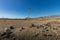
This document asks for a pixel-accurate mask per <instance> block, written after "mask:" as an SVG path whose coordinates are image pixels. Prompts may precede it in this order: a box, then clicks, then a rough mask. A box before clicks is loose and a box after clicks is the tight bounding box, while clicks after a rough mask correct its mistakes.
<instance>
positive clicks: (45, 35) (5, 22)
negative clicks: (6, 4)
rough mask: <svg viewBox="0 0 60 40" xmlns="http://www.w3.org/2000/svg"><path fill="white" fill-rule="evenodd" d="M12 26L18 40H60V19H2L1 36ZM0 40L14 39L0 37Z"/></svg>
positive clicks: (0, 22)
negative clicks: (5, 29)
mask: <svg viewBox="0 0 60 40" xmlns="http://www.w3.org/2000/svg"><path fill="white" fill-rule="evenodd" d="M10 26H13V27H14V30H13V35H12V36H14V37H15V38H16V40H60V18H31V19H0V35H1V34H2V33H3V32H4V31H3V30H4V28H6V27H8V28H9V27H10ZM22 27H23V28H22ZM0 40H13V38H4V37H1V36H0Z"/></svg>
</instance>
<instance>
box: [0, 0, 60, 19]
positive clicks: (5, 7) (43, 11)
mask: <svg viewBox="0 0 60 40" xmlns="http://www.w3.org/2000/svg"><path fill="white" fill-rule="evenodd" d="M28 8H31V11H30V17H41V16H49V15H60V0H0V17H6V18H25V17H27V16H28Z"/></svg>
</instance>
